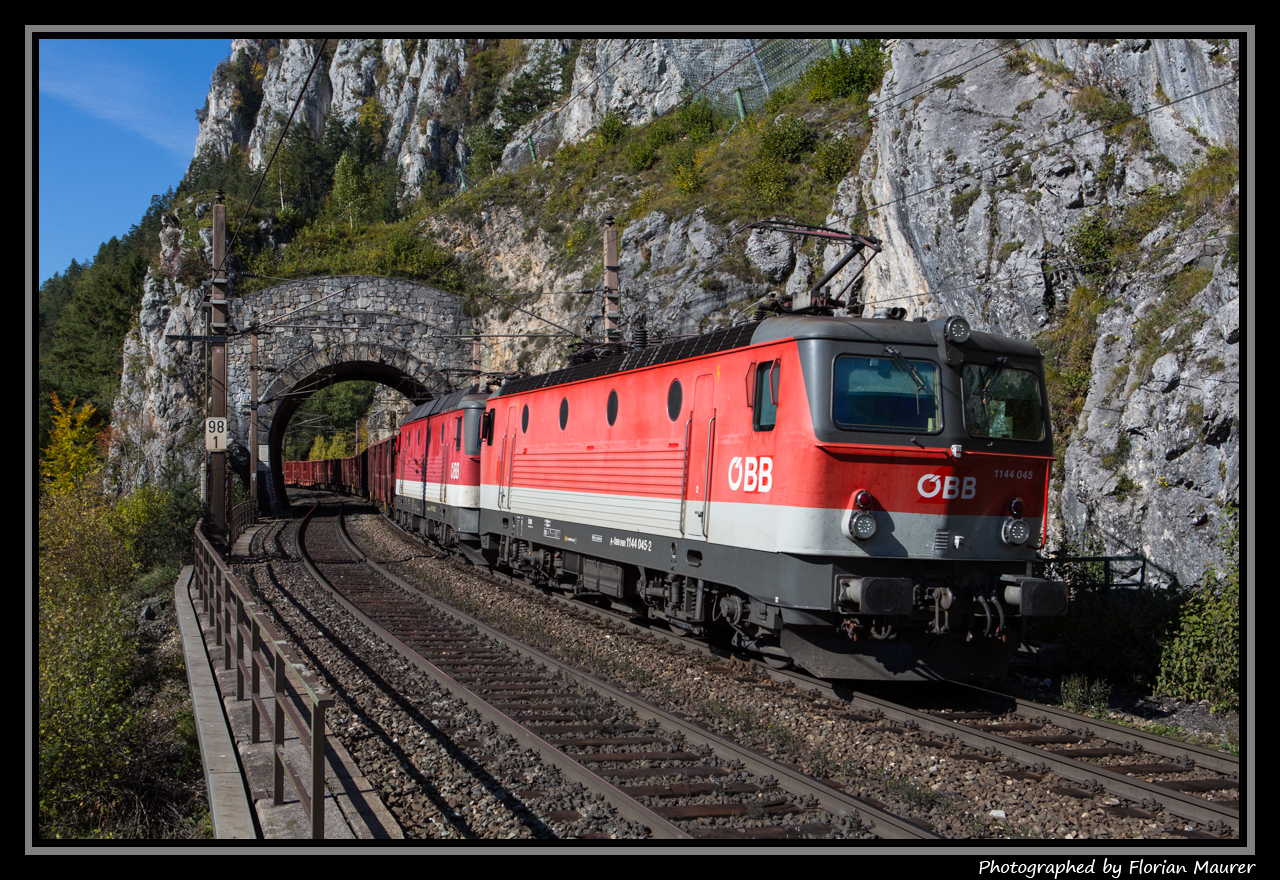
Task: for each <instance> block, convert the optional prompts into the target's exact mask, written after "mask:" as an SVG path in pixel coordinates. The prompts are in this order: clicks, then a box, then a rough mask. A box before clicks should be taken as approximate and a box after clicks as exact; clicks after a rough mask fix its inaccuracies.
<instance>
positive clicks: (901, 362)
mask: <svg viewBox="0 0 1280 880" xmlns="http://www.w3.org/2000/svg"><path fill="white" fill-rule="evenodd" d="M884 350H885V352H886V353H887V354H888V355H889V356H890V357H892V358H893V362H894V363H895V364H897V365H898V369H899V370H902V372H904V373H906V374H907V375H908V376H910V377H911V381H913V382H915V383H916V415H920V392H921V391H927V390H928V389H927V388H925V384H924V380H923V379H921V378H920V374H919V373H917V372H916V368H915V367H913V366H911V362H910V361H908V360H907V359H906V358H904V357H903V356H902V352H900V351H898V350H897V349H896V348H894V347H893V346H892V345H886V346H885V347H884Z"/></svg>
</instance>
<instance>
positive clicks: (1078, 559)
mask: <svg viewBox="0 0 1280 880" xmlns="http://www.w3.org/2000/svg"><path fill="white" fill-rule="evenodd" d="M1092 562H1101V563H1102V581H1101V582H1097V581H1090V582H1088V583H1087V584H1086V586H1097V587H1101V588H1102V596H1103V601H1105V602H1110V601H1111V591H1112V589H1113V588H1117V587H1120V588H1125V589H1132V588H1137V589H1139V590H1141V589H1143V588H1144V587H1146V585H1147V558H1146V557H1145V556H1059V557H1050V558H1047V559H1042V560H1038V563H1039V564H1040V565H1042V566H1064V565H1076V564H1081V563H1085V564H1087V563H1092ZM1119 562H1128V563H1133V562H1136V563H1139V565H1138V566H1137V572H1136V577H1137V580H1136V581H1134V580H1132V579H1130V580H1124V581H1118V580H1117V579H1116V573H1115V572H1114V571H1113V570H1112V565H1113V564H1114V563H1119ZM1128 577H1129V578H1132V577H1134V574H1133V573H1131V574H1129V575H1128Z"/></svg>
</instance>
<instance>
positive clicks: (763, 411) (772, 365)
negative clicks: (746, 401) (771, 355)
mask: <svg viewBox="0 0 1280 880" xmlns="http://www.w3.org/2000/svg"><path fill="white" fill-rule="evenodd" d="M781 373H782V361H769V362H768V363H763V364H760V365H759V366H757V367H756V387H755V394H753V395H752V396H753V397H754V398H755V406H754V407H753V409H754V411H755V412H754V415H753V416H752V418H751V425H752V427H753V428H755V430H757V431H772V430H773V426H774V425H776V424H777V423H778V402H779V400H780V399H781V398H780V397H779V396H778V388H779V379H780V376H781Z"/></svg>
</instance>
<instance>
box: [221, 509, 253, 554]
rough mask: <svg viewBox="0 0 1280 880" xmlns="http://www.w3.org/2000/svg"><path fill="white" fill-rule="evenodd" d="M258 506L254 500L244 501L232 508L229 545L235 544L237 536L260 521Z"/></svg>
mask: <svg viewBox="0 0 1280 880" xmlns="http://www.w3.org/2000/svg"><path fill="white" fill-rule="evenodd" d="M257 510H258V506H257V505H256V504H254V503H253V501H242V502H240V503H239V504H237V505H236V506H235V507H233V508H232V509H231V538H230V540H229V541H228V542H227V546H228V547H231V546H234V545H235V543H236V538H238V537H240V536H241V535H243V534H244V530H245V529H247V528H249V526H251V525H253V524H254V523H255V522H257V521H258V517H257Z"/></svg>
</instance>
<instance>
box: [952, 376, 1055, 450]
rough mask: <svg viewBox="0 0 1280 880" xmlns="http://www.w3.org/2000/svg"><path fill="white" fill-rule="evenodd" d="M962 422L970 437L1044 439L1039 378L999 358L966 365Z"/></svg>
mask: <svg viewBox="0 0 1280 880" xmlns="http://www.w3.org/2000/svg"><path fill="white" fill-rule="evenodd" d="M1002 360H1003V359H1002ZM964 421H965V425H966V426H967V427H968V429H969V435H970V436H971V437H997V438H1001V439H1008V440H1043V439H1044V417H1043V414H1042V406H1041V403H1040V379H1039V377H1038V376H1037V375H1036V374H1035V373H1033V372H1032V371H1030V370H1019V369H1015V368H1013V367H1010V366H1007V365H1006V364H1004V363H1003V362H1002V361H1001V362H997V363H995V364H990V365H982V364H965V366H964Z"/></svg>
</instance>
